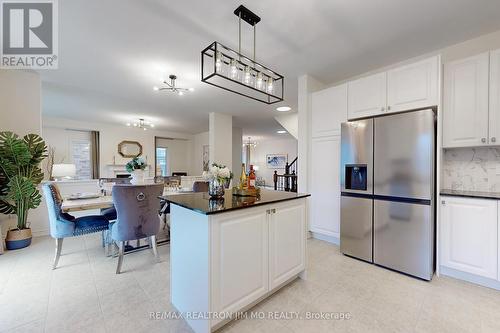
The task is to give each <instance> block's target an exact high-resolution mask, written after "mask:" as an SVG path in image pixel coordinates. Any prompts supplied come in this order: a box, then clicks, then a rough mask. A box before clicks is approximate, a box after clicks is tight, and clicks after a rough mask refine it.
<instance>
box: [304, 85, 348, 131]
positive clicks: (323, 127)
mask: <svg viewBox="0 0 500 333" xmlns="http://www.w3.org/2000/svg"><path fill="white" fill-rule="evenodd" d="M346 120H347V84H342V85H339V86H336V87H332V88H328V89H325V90H321V91H318V92H315V93H313V94H312V125H311V126H312V137H321V136H330V135H340V124H341V123H343V122H345V121H346Z"/></svg>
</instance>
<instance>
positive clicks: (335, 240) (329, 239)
mask: <svg viewBox="0 0 500 333" xmlns="http://www.w3.org/2000/svg"><path fill="white" fill-rule="evenodd" d="M311 235H312V238H316V239H319V240H322V241H325V242H328V243H332V244H335V245H340V239H339V238H338V237H335V236H330V235H323V234H320V233H317V232H313V231H311Z"/></svg>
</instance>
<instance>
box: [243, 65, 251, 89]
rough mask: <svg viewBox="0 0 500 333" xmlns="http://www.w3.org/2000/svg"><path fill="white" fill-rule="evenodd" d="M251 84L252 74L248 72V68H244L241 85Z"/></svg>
mask: <svg viewBox="0 0 500 333" xmlns="http://www.w3.org/2000/svg"><path fill="white" fill-rule="evenodd" d="M251 82H252V73H251V71H250V66H245V75H243V83H245V84H247V85H248V84H251Z"/></svg>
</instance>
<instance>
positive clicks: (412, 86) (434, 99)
mask: <svg viewBox="0 0 500 333" xmlns="http://www.w3.org/2000/svg"><path fill="white" fill-rule="evenodd" d="M438 85H439V58H438V57H437V56H436V57H432V58H428V59H425V60H422V61H419V62H416V63H413V64H409V65H406V66H401V67H398V68H394V69H391V70H389V71H388V72H387V112H388V113H390V112H399V111H405V110H413V109H419V108H424V107H428V106H434V105H437V104H438V91H439V88H438Z"/></svg>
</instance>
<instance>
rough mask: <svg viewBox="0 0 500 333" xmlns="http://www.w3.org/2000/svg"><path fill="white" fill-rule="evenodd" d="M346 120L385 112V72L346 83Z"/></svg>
mask: <svg viewBox="0 0 500 333" xmlns="http://www.w3.org/2000/svg"><path fill="white" fill-rule="evenodd" d="M347 95H348V103H347V109H348V114H347V116H348V118H349V119H355V118H363V117H369V116H375V115H379V114H382V113H384V112H385V107H386V104H387V103H386V102H387V74H386V72H383V73H379V74H375V75H371V76H367V77H364V78H361V79H358V80H355V81H351V82H349V83H348V89H347Z"/></svg>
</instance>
